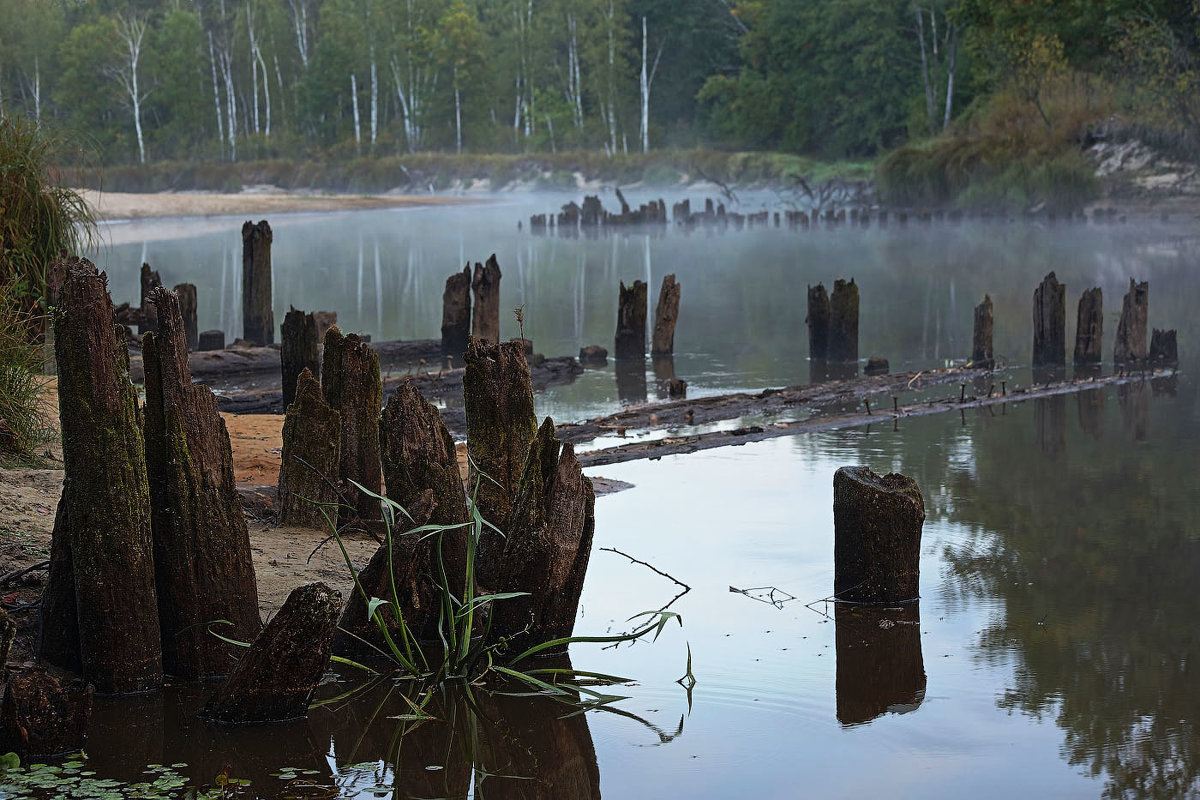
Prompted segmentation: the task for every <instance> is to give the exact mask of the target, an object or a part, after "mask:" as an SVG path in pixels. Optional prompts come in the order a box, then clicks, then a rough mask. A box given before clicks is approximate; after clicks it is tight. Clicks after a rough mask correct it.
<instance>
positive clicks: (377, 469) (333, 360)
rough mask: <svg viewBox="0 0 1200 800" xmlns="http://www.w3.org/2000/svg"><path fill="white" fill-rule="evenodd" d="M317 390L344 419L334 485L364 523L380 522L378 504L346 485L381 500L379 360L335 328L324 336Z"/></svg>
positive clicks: (381, 396)
mask: <svg viewBox="0 0 1200 800" xmlns="http://www.w3.org/2000/svg"><path fill="white" fill-rule="evenodd" d="M321 388H322V392H323V393H324V395H325V402H326V403H328V404H329V405H330V407H331V408H333V409H334V410H336V411H337V412H338V413H339V414H341V417H342V453H341V467H340V469H339V470H338V473H339V474H338V479H339V480H340V481H341V482H342V484H343V485H342V491H343V493H344V496H345V497H347V498H348V499H350V501H351V502H352V504H353V506H354V508H355V509H356V510H357V512H358V515H359V516H360V517H362V518H363V519H369V520H377V519H379V501H378V500H376V499H375V498H374V497H371V496H370V495H369V494H367V493H365V492H361V491H359V490H357V489H355V488H354V487H353V486H351V484H350V481H354V482H356V483H358V484H359V485H361V486H362V487H363V488H364V489H367V490H368V491H371V492H374V493H375V494H379V493H381V492H382V491H383V467H382V465H381V462H380V455H379V412H380V409H381V408H382V407H383V383H382V381H381V380H380V377H379V356H378V355H377V354H376V353H375V351H374V350H372V349H371V348H370V347H368V346H367V345H366V343H364V342H363V341H362V340H360V339H359V338H358V336H356V335H354V334H353V333H352V334H350V335H349V336H343V335H342V332H341V331H340V330H338V327H337V326H336V325H334V326H333V327H332V328H330V329H329V330H328V331H327V332H326V334H325V353H324V364H323V366H322V369H321Z"/></svg>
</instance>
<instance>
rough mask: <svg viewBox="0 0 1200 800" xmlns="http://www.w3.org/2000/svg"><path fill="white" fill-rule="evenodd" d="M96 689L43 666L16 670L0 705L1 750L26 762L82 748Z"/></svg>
mask: <svg viewBox="0 0 1200 800" xmlns="http://www.w3.org/2000/svg"><path fill="white" fill-rule="evenodd" d="M94 691H95V690H94V689H93V688H92V686H91V685H90V684H86V683H84V682H82V681H74V682H64V681H63V680H60V679H59V678H58V677H56V676H55V675H53V674H52V673H50V672H49V671H47V670H46V669H45V668H44V667H31V668H27V669H24V670H22V671H20V672H17V673H16V674H14V675H13V676H12V677H11V678H9V680H8V686H7V687H6V689H5V692H4V702H3V704H2V705H0V750H4V751H5V752H13V753H16V754H17V755H18V756H20V757H21V760H22V762H25V761H28V760H29V759H31V758H42V757H45V756H57V755H62V754H63V753H69V752H74V751H77V750H81V749H83V744H84V741H85V740H86V738H87V724H88V720H89V719H90V718H91V716H92V695H93V693H94Z"/></svg>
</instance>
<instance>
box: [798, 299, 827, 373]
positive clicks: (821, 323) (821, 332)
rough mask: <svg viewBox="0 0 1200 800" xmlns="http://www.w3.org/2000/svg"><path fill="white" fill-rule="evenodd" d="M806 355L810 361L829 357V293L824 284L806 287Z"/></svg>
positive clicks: (823, 359)
mask: <svg viewBox="0 0 1200 800" xmlns="http://www.w3.org/2000/svg"><path fill="white" fill-rule="evenodd" d="M804 321H805V323H807V325H808V357H809V359H810V360H811V361H825V360H827V359H828V358H829V293H828V292H826V291H825V284H823V283H818V284H817V285H816V286H809V287H808V316H807V317H806V318H805V320H804Z"/></svg>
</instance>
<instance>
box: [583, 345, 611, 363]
mask: <svg viewBox="0 0 1200 800" xmlns="http://www.w3.org/2000/svg"><path fill="white" fill-rule="evenodd" d="M579 363H580V364H582V365H583V366H585V367H603V366H604V365H605V364H607V363H608V350H607V349H606V348H603V347H601V346H600V345H598V344H589V345H584V346H583V347H581V348H579Z"/></svg>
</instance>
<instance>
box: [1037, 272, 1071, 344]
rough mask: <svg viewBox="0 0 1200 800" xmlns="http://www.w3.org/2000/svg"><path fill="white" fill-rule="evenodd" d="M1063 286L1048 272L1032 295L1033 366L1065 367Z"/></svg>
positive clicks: (1065, 342)
mask: <svg viewBox="0 0 1200 800" xmlns="http://www.w3.org/2000/svg"><path fill="white" fill-rule="evenodd" d="M1066 304H1067V286H1066V284H1063V283H1059V282H1058V278H1057V277H1056V276H1055V275H1054V273H1053V272H1051V273H1050V274H1049V275H1047V276H1046V277H1045V278H1043V279H1042V282H1041V284H1040V285H1039V286H1038V288H1037V289H1035V290H1034V292H1033V366H1034V367H1062V366H1066V363H1067V305H1066Z"/></svg>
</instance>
